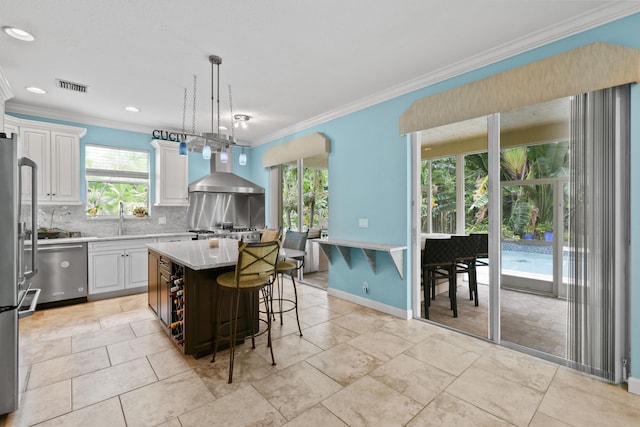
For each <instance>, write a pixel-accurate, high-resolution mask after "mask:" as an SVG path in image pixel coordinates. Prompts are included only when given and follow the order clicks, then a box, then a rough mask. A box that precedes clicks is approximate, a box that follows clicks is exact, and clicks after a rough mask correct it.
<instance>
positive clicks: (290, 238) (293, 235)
mask: <svg viewBox="0 0 640 427" xmlns="http://www.w3.org/2000/svg"><path fill="white" fill-rule="evenodd" d="M308 236H309V230H307V231H301V232H299V231H291V230H289V231H287V234H286V235H285V238H284V242H282V247H283V248H285V249H295V250H297V251H302V252H304V250H305V246H306V245H307V238H308ZM303 267H304V256H302V257H293V258H289V259H288V260H283V261H278V264H277V265H276V274H277V275H278V282H277V283H278V287H277V290H278V295H277V297H276V295H275V292H272V293H271V312H272V313H273V320H275V315H276V313H280V324H281V325H282V324H283V322H282V314H283V313H287V312H289V311H292V310H295V311H296V321H297V322H298V332H299V333H300V336H302V328H300V318H299V317H298V290H297V289H296V279H295V274H296V273H297V272H298V271H299V270H300V269H301V268H303ZM285 274H286V275H288V276H289V277H291V282H292V283H293V296H294V299H293V300H291V299H288V298H284V277H283V276H284V275H285ZM273 301H276V302H277V307H278V308H277V309H274V308H273ZM285 304H286V307H285Z"/></svg>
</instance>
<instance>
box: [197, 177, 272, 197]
mask: <svg viewBox="0 0 640 427" xmlns="http://www.w3.org/2000/svg"><path fill="white" fill-rule="evenodd" d="M194 192H204V193H240V194H264V188H263V187H260V186H259V185H256V184H254V183H253V182H251V181H248V180H246V179H244V178H242V177H240V176H238V175H236V174H234V173H231V172H213V173H210V174H209V175H207V176H204V177H202V178H200V179H199V180H197V181H194V182H192V183H191V184H189V193H194Z"/></svg>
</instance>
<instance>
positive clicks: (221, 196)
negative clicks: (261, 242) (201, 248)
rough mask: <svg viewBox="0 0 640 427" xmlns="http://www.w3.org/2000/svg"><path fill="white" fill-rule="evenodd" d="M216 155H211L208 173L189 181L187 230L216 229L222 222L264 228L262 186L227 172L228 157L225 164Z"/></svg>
mask: <svg viewBox="0 0 640 427" xmlns="http://www.w3.org/2000/svg"><path fill="white" fill-rule="evenodd" d="M217 157H218V156H217V155H215V156H211V163H210V168H211V173H210V174H209V175H207V176H204V177H202V178H200V179H199V180H197V181H194V182H192V183H191V184H189V208H188V209H187V227H188V229H189V230H192V231H207V230H216V229H219V228H222V224H223V223H232V224H234V226H242V227H252V228H258V229H259V228H264V223H265V218H264V217H265V211H264V197H265V196H264V188H263V187H261V186H259V185H256V184H254V183H253V182H251V181H248V180H246V179H244V178H242V177H240V176H238V175H236V174H234V173H232V172H230V171H229V170H230V164H231V159H229V162H228V163H227V164H224V163H220V162H219V161H218V159H217ZM230 157H231V156H230ZM220 168H224V169H227V170H226V171H221V170H220Z"/></svg>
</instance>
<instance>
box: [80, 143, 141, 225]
mask: <svg viewBox="0 0 640 427" xmlns="http://www.w3.org/2000/svg"><path fill="white" fill-rule="evenodd" d="M85 150H86V151H85V153H86V160H85V164H86V171H87V214H89V215H90V216H109V215H114V216H117V215H118V214H119V212H120V202H122V203H123V205H124V213H125V214H127V215H130V214H133V213H134V209H136V208H138V207H142V208H145V209H148V207H149V179H148V178H149V152H148V151H140V150H130V149H124V148H115V147H106V146H100V145H87V146H86V148H85Z"/></svg>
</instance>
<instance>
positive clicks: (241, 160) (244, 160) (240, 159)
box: [238, 147, 247, 166]
mask: <svg viewBox="0 0 640 427" xmlns="http://www.w3.org/2000/svg"><path fill="white" fill-rule="evenodd" d="M238 163H239V164H240V166H244V165H246V164H247V153H245V152H244V147H242V153H240V156H238Z"/></svg>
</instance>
